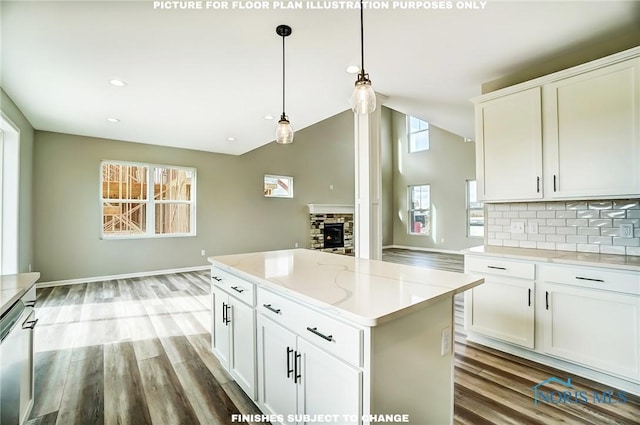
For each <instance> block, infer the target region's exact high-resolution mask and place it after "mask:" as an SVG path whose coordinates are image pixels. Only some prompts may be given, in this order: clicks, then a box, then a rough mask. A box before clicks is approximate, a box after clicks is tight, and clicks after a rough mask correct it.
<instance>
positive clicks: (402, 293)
mask: <svg viewBox="0 0 640 425" xmlns="http://www.w3.org/2000/svg"><path fill="white" fill-rule="evenodd" d="M209 262H210V263H212V264H213V265H215V266H216V267H219V268H221V269H223V270H227V271H230V272H232V273H234V274H236V275H237V276H240V277H245V278H247V279H249V280H251V281H253V282H256V284H258V286H263V287H265V288H269V289H271V290H273V291H275V292H279V293H282V294H287V295H289V296H291V297H293V298H296V299H299V300H302V301H305V302H307V303H309V304H312V305H314V306H315V307H318V308H320V309H323V310H324V311H327V312H330V313H331V314H334V315H336V316H340V317H342V318H344V319H346V320H350V321H353V322H356V323H358V324H360V325H364V326H377V325H380V324H382V323H385V322H388V321H390V320H393V319H394V318H397V317H400V316H402V315H405V314H408V313H411V312H412V311H416V310H419V309H421V308H424V307H427V306H429V305H430V304H432V303H435V302H436V301H439V300H440V299H442V298H443V297H447V296H453V295H455V294H457V293H460V292H463V291H465V290H467V289H470V288H473V287H474V286H477V285H479V284H481V283H482V282H483V279H482V278H481V277H479V276H474V275H470V274H463V273H454V272H447V271H442V270H433V269H427V268H423V267H415V266H406V265H401V264H394V263H387V262H382V261H378V260H366V259H362V258H355V257H349V256H346V255H338V254H330V253H325V252H320V251H313V250H307V249H291V250H283V251H267V252H256V253H249V254H236V255H224V256H216V257H209Z"/></svg>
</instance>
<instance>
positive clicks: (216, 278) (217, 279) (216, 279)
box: [211, 276, 222, 282]
mask: <svg viewBox="0 0 640 425" xmlns="http://www.w3.org/2000/svg"><path fill="white" fill-rule="evenodd" d="M211 279H213V280H215V281H216V282H221V281H222V278H221V277H218V276H211Z"/></svg>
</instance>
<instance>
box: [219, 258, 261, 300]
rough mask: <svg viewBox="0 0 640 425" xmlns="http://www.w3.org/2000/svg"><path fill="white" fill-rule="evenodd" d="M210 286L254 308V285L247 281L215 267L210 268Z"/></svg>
mask: <svg viewBox="0 0 640 425" xmlns="http://www.w3.org/2000/svg"><path fill="white" fill-rule="evenodd" d="M211 284H213V285H216V286H217V287H219V288H221V289H223V290H225V291H226V292H228V293H229V294H231V295H233V296H234V297H236V298H238V299H239V300H241V301H243V302H245V303H247V304H249V305H250V306H255V299H256V297H255V285H254V284H253V283H251V282H249V281H248V280H245V279H243V278H241V277H238V276H236V275H233V274H231V273H229V272H226V271H224V270H221V269H219V268H217V267H211Z"/></svg>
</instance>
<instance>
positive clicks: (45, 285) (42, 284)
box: [36, 266, 211, 288]
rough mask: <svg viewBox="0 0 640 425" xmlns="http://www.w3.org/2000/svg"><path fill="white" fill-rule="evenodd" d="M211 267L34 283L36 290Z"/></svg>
mask: <svg viewBox="0 0 640 425" xmlns="http://www.w3.org/2000/svg"><path fill="white" fill-rule="evenodd" d="M209 268H211V266H193V267H183V268H179V269H167V270H149V271H146V272H136V273H124V274H114V275H110V276H97V277H81V278H78V279H67V280H54V281H51V282H38V283H36V288H48V287H52V286H63V285H77V284H81V283H91V282H102V281H105V280H114V279H129V278H132V277H145V276H157V275H161V274H173V273H185V272H195V271H200V270H208V269H209Z"/></svg>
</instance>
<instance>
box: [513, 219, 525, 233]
mask: <svg viewBox="0 0 640 425" xmlns="http://www.w3.org/2000/svg"><path fill="white" fill-rule="evenodd" d="M511 233H524V221H512V222H511Z"/></svg>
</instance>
